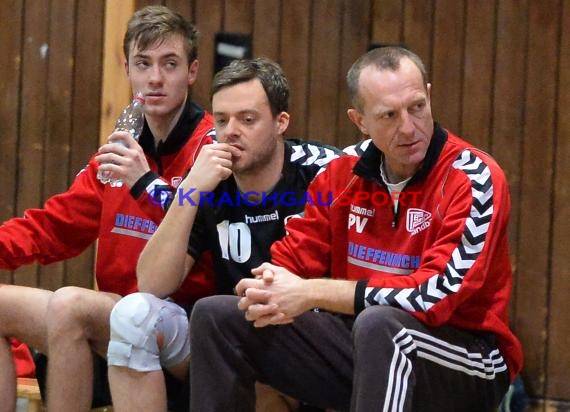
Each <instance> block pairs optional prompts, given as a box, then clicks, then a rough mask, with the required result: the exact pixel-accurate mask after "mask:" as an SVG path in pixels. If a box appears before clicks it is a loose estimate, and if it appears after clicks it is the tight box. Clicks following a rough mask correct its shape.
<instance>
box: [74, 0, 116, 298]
mask: <svg viewBox="0 0 570 412" xmlns="http://www.w3.org/2000/svg"><path fill="white" fill-rule="evenodd" d="M75 19H76V25H75V59H74V65H73V102H72V107H73V109H72V115H71V116H72V117H71V139H70V141H71V156H70V174H69V180H68V182H69V184H71V182H72V181H73V179H74V178H75V175H76V174H77V173H79V171H80V170H81V169H83V168H84V167H85V165H86V164H87V161H88V160H89V158H90V157H91V156H92V155H93V154H94V153H95V152H96V151H97V148H98V147H99V134H100V128H99V124H100V118H101V109H100V108H101V90H102V84H101V82H102V73H103V62H102V56H103V33H102V31H101V28H102V27H104V26H105V25H104V21H105V2H102V1H101V2H99V1H88V2H83V1H82V2H78V3H77V7H76V14H75ZM93 22H100V23H98V24H94V23H93ZM121 42H122V41H121ZM96 56H99V57H96ZM125 81H126V80H125ZM94 255H95V245H93V246H91V247H89V248H88V249H86V250H85V251H84V252H83V253H82V254H81V255H79V256H78V257H76V258H73V259H70V260H68V261H67V262H66V268H67V269H66V277H65V284H67V285H77V286H82V287H92V286H93V273H94V272H93V264H94Z"/></svg>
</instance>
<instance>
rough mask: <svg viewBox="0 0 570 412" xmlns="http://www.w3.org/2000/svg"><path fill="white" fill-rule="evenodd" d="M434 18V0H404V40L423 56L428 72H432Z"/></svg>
mask: <svg viewBox="0 0 570 412" xmlns="http://www.w3.org/2000/svg"><path fill="white" fill-rule="evenodd" d="M433 19H434V0H406V1H405V2H404V38H403V42H404V44H405V45H406V46H407V47H409V48H410V49H411V50H413V51H414V53H416V54H417V55H418V56H420V57H421V59H422V60H423V62H424V65H425V67H426V69H427V71H428V73H431V72H432V70H431V58H432V53H433ZM430 81H431V79H430Z"/></svg>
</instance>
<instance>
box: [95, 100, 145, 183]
mask: <svg viewBox="0 0 570 412" xmlns="http://www.w3.org/2000/svg"><path fill="white" fill-rule="evenodd" d="M143 106H144V96H143V94H142V93H141V92H138V93H137V94H136V95H135V96H134V97H133V101H132V102H131V103H130V104H129V105H128V106H127V107H125V109H124V110H123V112H122V113H121V115H120V116H119V118H118V119H117V122H116V123H115V130H117V131H124V132H128V133H130V134H131V136H133V139H135V140H136V141H138V140H139V137H140V135H141V133H142V130H143V126H144V112H143ZM116 143H118V144H121V143H122V144H124V143H123V142H122V141H117V142H116ZM97 179H99V181H100V182H101V183H103V184H106V183H109V184H110V185H111V186H112V187H121V186H122V185H123V182H122V181H121V179H115V178H113V177H112V176H111V173H110V172H104V171H101V170H99V171H98V172H97Z"/></svg>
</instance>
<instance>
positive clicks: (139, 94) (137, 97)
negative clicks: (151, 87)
mask: <svg viewBox="0 0 570 412" xmlns="http://www.w3.org/2000/svg"><path fill="white" fill-rule="evenodd" d="M133 100H137V101H138V102H140V103H142V104H144V95H143V94H142V92H137V93H136V94H135V95H134V97H133Z"/></svg>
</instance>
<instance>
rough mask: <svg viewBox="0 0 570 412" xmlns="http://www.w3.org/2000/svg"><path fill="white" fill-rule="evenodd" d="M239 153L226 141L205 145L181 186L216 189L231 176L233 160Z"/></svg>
mask: <svg viewBox="0 0 570 412" xmlns="http://www.w3.org/2000/svg"><path fill="white" fill-rule="evenodd" d="M239 155H240V154H239V150H238V149H236V148H235V147H232V146H231V145H229V144H226V143H214V144H210V145H206V146H204V147H203V148H202V149H201V150H200V153H199V155H198V158H197V159H196V161H195V162H194V165H193V166H192V169H191V170H190V173H188V175H187V176H186V178H185V179H184V180H183V181H182V183H181V184H180V186H181V187H183V188H184V189H185V190H188V189H196V191H197V192H209V191H212V190H214V189H215V188H216V186H218V184H219V183H220V182H221V181H222V180H226V179H227V178H228V177H230V176H231V174H232V163H233V160H234V159H236V158H237V157H238V156H239Z"/></svg>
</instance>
